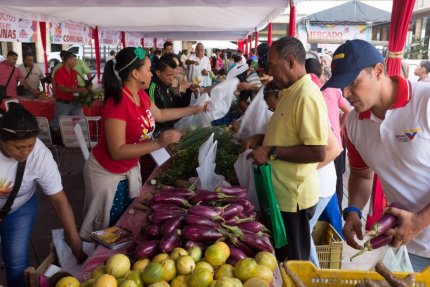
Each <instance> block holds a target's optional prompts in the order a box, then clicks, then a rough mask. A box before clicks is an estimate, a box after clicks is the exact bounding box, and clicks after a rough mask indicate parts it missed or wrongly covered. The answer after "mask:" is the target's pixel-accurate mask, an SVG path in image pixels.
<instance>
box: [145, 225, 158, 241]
mask: <svg viewBox="0 0 430 287" xmlns="http://www.w3.org/2000/svg"><path fill="white" fill-rule="evenodd" d="M143 229H144V234H146V235H148V236H149V237H150V238H158V237H159V236H160V234H161V233H160V225H158V224H149V225H147V226H146V227H145V228H142V230H143Z"/></svg>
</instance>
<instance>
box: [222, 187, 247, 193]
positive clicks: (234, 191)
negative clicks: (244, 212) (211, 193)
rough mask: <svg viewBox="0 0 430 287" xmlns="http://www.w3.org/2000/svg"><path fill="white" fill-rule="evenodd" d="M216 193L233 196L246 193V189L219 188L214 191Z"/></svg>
mask: <svg viewBox="0 0 430 287" xmlns="http://www.w3.org/2000/svg"><path fill="white" fill-rule="evenodd" d="M215 191H216V192H222V193H224V194H227V195H235V194H238V193H245V194H246V193H247V192H248V189H247V188H246V187H243V186H220V187H217V188H216V189H215Z"/></svg>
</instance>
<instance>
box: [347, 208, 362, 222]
mask: <svg viewBox="0 0 430 287" xmlns="http://www.w3.org/2000/svg"><path fill="white" fill-rule="evenodd" d="M350 212H355V213H357V214H358V217H359V218H360V219H361V218H362V214H361V210H360V209H359V208H358V207H355V206H348V207H347V208H345V209H344V210H343V212H342V215H343V220H346V217H347V216H348V213H350Z"/></svg>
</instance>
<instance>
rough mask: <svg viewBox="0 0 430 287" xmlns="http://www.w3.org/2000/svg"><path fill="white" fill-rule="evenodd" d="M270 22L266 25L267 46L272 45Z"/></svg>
mask: <svg viewBox="0 0 430 287" xmlns="http://www.w3.org/2000/svg"><path fill="white" fill-rule="evenodd" d="M272 26H273V25H272V22H269V25H267V44H269V46H272Z"/></svg>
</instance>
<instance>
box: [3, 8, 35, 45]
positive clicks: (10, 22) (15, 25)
mask: <svg viewBox="0 0 430 287" xmlns="http://www.w3.org/2000/svg"><path fill="white" fill-rule="evenodd" d="M0 41H5V42H24V43H34V42H36V41H37V21H31V20H25V19H22V18H18V17H15V16H12V15H9V14H6V13H2V12H0Z"/></svg>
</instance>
